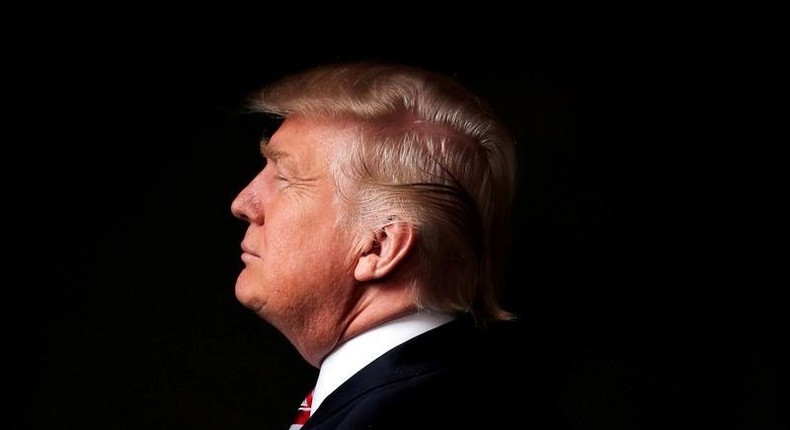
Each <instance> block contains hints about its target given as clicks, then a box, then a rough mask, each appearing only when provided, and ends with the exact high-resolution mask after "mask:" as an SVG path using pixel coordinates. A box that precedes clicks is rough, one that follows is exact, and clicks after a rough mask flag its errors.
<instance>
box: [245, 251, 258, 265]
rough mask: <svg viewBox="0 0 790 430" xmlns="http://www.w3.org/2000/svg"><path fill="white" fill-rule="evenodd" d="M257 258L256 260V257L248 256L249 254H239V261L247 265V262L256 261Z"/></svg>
mask: <svg viewBox="0 0 790 430" xmlns="http://www.w3.org/2000/svg"><path fill="white" fill-rule="evenodd" d="M257 258H258V256H257V255H254V254H250V253H249V252H242V253H241V261H243V262H245V263H249V262H251V261H252V260H255V259H257Z"/></svg>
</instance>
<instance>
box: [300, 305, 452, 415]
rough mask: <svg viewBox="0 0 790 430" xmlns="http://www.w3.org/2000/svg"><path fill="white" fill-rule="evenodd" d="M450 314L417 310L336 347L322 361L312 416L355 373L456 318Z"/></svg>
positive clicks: (314, 393) (314, 394) (314, 392)
mask: <svg viewBox="0 0 790 430" xmlns="http://www.w3.org/2000/svg"><path fill="white" fill-rule="evenodd" d="M453 319H454V317H453V316H452V315H450V314H446V313H438V312H417V313H413V314H409V315H406V316H404V317H401V318H397V319H394V320H392V321H388V322H386V323H384V324H382V325H380V326H378V327H374V328H372V329H370V330H368V331H365V332H363V333H361V334H359V335H357V336H355V337H353V338H351V339H349V340H348V341H346V342H345V343H343V344H342V345H340V346H338V347H337V348H335V350H334V351H332V352H330V353H329V355H327V356H326V358H324V361H323V363H321V369H320V370H319V372H318V381H317V382H316V385H315V389H314V391H313V404H312V408H311V410H310V415H312V414H313V413H315V411H316V409H318V407H319V406H321V402H323V401H324V399H326V397H327V396H328V395H329V394H330V393H332V391H334V390H335V389H336V388H337V387H339V386H340V385H341V384H342V383H343V382H345V381H346V380H347V379H348V378H350V377H351V376H352V375H353V374H355V373H356V372H358V371H359V370H360V369H362V368H363V367H365V366H366V365H368V364H369V363H370V362H372V361H373V360H375V359H376V358H378V357H379V356H381V355H382V354H384V353H385V352H387V351H389V350H390V349H392V348H394V347H396V346H398V345H400V344H401V343H403V342H406V341H407V340H409V339H411V338H413V337H415V336H417V335H420V334H422V333H424V332H426V331H428V330H431V329H433V328H436V327H439V326H440V325H442V324H445V323H448V322H450V321H452V320H453Z"/></svg>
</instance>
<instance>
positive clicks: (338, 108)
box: [251, 62, 516, 321]
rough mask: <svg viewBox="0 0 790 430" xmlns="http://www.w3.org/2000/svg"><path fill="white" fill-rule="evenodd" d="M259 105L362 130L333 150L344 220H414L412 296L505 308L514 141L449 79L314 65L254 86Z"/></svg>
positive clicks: (450, 304) (480, 315)
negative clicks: (344, 145) (336, 154)
mask: <svg viewBox="0 0 790 430" xmlns="http://www.w3.org/2000/svg"><path fill="white" fill-rule="evenodd" d="M251 102H252V108H253V109H254V110H255V111H258V112H263V113H267V114H273V115H276V116H277V117H281V118H284V117H288V116H291V115H300V116H306V117H313V118H328V119H335V120H342V121H350V123H351V124H354V126H355V127H356V128H357V130H358V132H359V134H358V136H359V138H358V140H356V141H354V142H349V149H348V150H347V151H341V152H343V155H341V156H340V157H339V158H338V159H335V160H333V161H332V169H333V172H334V174H335V180H336V181H337V183H338V184H339V190H340V191H339V194H340V197H342V199H343V201H344V202H345V203H346V205H345V206H346V207H345V209H344V214H343V215H342V217H341V220H339V223H340V227H342V228H353V229H361V230H360V231H362V232H374V231H376V230H377V229H379V228H381V227H382V226H383V225H385V224H386V223H387V222H391V221H392V220H393V219H397V220H400V221H404V222H408V223H411V224H412V225H413V226H414V227H415V228H416V230H417V231H418V242H417V243H418V245H417V249H416V253H415V254H414V255H412V256H411V258H413V260H411V261H413V262H414V263H415V264H416V265H417V267H418V270H417V271H416V272H415V273H416V275H415V277H414V279H413V280H412V288H413V289H412V297H413V299H414V301H415V303H416V304H417V305H418V306H419V307H420V308H424V309H437V310H445V311H452V312H459V311H460V312H470V313H472V314H473V315H475V317H476V318H477V319H478V320H481V321H485V320H497V319H508V318H511V317H512V316H513V315H512V314H511V313H509V312H507V311H506V310H504V309H503V307H502V305H501V303H500V295H501V291H500V290H501V287H502V285H503V283H504V281H505V279H504V277H505V275H504V273H505V267H504V264H505V259H506V256H507V255H506V252H507V250H508V245H509V239H510V237H511V236H510V231H509V230H510V227H511V225H510V223H511V220H510V215H511V211H512V202H513V197H514V194H515V186H516V154H515V147H514V146H515V142H514V140H513V138H512V136H511V134H510V133H509V131H508V130H507V128H506V127H505V125H504V124H503V123H502V122H501V121H500V120H499V119H498V118H497V117H496V115H495V114H494V112H493V111H492V110H491V109H490V108H489V107H488V106H487V105H486V103H485V102H484V101H483V100H481V99H479V98H478V97H476V96H475V95H474V94H472V93H471V92H470V91H468V90H467V89H466V88H465V87H464V86H462V85H461V84H459V83H458V82H457V81H456V80H454V79H453V78H450V77H448V76H444V75H441V74H438V73H435V72H431V71H428V70H423V69H420V68H415V67H412V66H404V65H398V64H390V63H381V62H358V63H348V64H333V65H328V66H322V67H318V68H314V69H312V70H308V71H306V72H302V73H299V74H296V75H292V76H287V77H285V78H283V79H281V80H280V81H278V82H275V83H273V84H271V85H269V86H267V87H265V88H264V89H263V90H261V91H260V92H257V93H255V94H254V95H253V97H252V99H251Z"/></svg>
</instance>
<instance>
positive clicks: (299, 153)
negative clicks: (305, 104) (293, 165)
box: [261, 116, 357, 160]
mask: <svg viewBox="0 0 790 430" xmlns="http://www.w3.org/2000/svg"><path fill="white" fill-rule="evenodd" d="M354 130H355V129H354V127H353V126H352V125H351V123H349V122H348V121H337V120H331V119H315V118H306V117H303V116H294V117H288V118H286V119H285V120H284V121H283V122H282V124H281V125H280V127H279V128H278V129H277V130H276V131H275V132H274V134H273V135H272V137H271V138H270V139H268V141H264V142H262V143H261V149H262V152H263V154H264V156H266V157H267V158H271V159H274V160H282V159H287V158H293V157H295V158H303V157H309V156H310V155H311V154H312V155H314V156H320V157H328V156H331V155H333V154H335V153H336V151H337V150H339V149H340V148H343V147H345V146H347V145H348V144H349V143H351V142H352V141H353V139H355V136H356V134H357V133H356V132H355V131H354Z"/></svg>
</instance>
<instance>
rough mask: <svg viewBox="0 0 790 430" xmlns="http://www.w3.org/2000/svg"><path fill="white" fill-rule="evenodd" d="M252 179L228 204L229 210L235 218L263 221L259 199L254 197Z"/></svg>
mask: <svg viewBox="0 0 790 430" xmlns="http://www.w3.org/2000/svg"><path fill="white" fill-rule="evenodd" d="M254 182H255V181H254V180H253V181H252V182H250V183H249V184H247V186H246V187H244V189H242V190H241V192H239V194H238V195H237V196H236V198H234V199H233V202H231V204H230V211H231V213H233V216H235V217H236V218H238V219H240V220H243V221H247V222H260V223H263V210H262V209H261V205H260V200H259V199H257V198H256V193H255V191H254V187H253V184H254Z"/></svg>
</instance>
